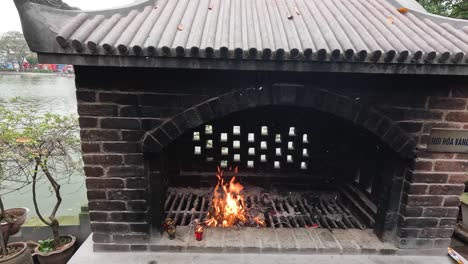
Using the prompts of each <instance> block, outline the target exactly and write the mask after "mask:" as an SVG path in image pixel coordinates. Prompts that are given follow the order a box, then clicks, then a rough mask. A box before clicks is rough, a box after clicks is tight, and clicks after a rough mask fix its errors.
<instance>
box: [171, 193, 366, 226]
mask: <svg viewBox="0 0 468 264" xmlns="http://www.w3.org/2000/svg"><path fill="white" fill-rule="evenodd" d="M252 189H253V190H252V191H249V192H246V193H244V199H245V203H246V210H247V212H248V213H249V214H250V215H252V216H256V217H261V218H262V219H264V220H265V222H266V224H267V227H272V228H277V227H290V228H298V227H321V228H328V229H335V228H341V229H347V228H359V229H364V228H366V227H367V226H366V224H364V223H363V222H362V221H360V220H359V218H358V217H357V216H356V215H354V214H353V213H352V212H351V211H350V210H349V209H348V206H346V205H345V204H344V203H343V201H342V200H341V198H340V194H339V192H337V191H316V192H288V193H287V194H286V195H285V194H280V193H266V192H262V191H260V190H258V189H256V188H252ZM211 197H212V189H207V188H200V189H193V188H170V189H169V190H168V192H167V197H166V201H165V205H164V209H165V215H166V217H171V218H173V219H174V221H175V222H176V224H177V225H182V226H184V225H190V224H191V223H193V222H194V221H195V219H198V220H202V221H203V220H205V218H206V216H207V213H208V211H209V210H210V207H211ZM248 225H249V224H246V226H248Z"/></svg>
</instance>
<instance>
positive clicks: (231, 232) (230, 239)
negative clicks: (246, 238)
mask: <svg viewBox="0 0 468 264" xmlns="http://www.w3.org/2000/svg"><path fill="white" fill-rule="evenodd" d="M241 248H242V234H241V231H240V230H238V229H234V228H226V229H225V230H224V239H223V252H235V253H239V252H240V250H241Z"/></svg>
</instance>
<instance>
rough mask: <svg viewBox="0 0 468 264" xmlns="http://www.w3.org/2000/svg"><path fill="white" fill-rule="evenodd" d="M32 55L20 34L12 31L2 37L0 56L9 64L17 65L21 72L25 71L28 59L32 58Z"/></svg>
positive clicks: (0, 40) (0, 38) (0, 39)
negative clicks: (24, 66)
mask: <svg viewBox="0 0 468 264" xmlns="http://www.w3.org/2000/svg"><path fill="white" fill-rule="evenodd" d="M31 54H32V52H31V51H30V50H29V47H28V44H27V43H26V40H25V39H24V36H23V34H21V33H20V32H18V31H10V32H7V33H5V34H3V35H2V36H1V37H0V56H2V57H3V60H4V61H5V62H7V63H11V64H15V63H17V64H18V66H19V69H20V71H23V63H24V61H25V59H26V57H28V56H31Z"/></svg>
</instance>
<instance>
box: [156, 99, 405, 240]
mask: <svg viewBox="0 0 468 264" xmlns="http://www.w3.org/2000/svg"><path fill="white" fill-rule="evenodd" d="M364 124H365V125H367V123H366V122H364ZM365 125H360V126H359V125H357V124H356V122H354V119H352V120H349V119H345V118H343V117H341V116H337V115H336V114H331V113H327V112H324V111H318V110H317V109H314V108H305V107H298V106H292V105H289V106H287V105H266V106H257V107H246V108H245V109H242V110H240V111H235V112H232V113H229V114H227V115H224V116H220V117H217V118H214V119H211V120H208V121H205V122H203V123H201V124H198V125H197V126H194V127H192V128H187V129H186V130H184V131H183V133H180V135H178V136H177V138H175V139H174V140H170V142H169V143H167V144H165V146H164V148H163V149H162V151H160V152H157V153H153V154H147V157H148V158H147V161H148V166H149V168H150V171H152V172H154V175H151V177H152V183H153V184H152V193H153V207H152V209H153V220H152V221H153V224H154V225H157V224H158V223H160V222H161V221H162V220H163V219H164V218H165V217H171V218H175V221H176V223H177V224H178V225H182V226H184V225H190V224H192V223H193V220H194V219H200V220H203V219H204V218H205V217H206V215H207V212H208V210H210V197H211V196H210V195H211V194H209V192H208V193H206V192H205V193H204V192H203V191H201V190H209V189H212V187H213V186H214V185H216V177H215V175H216V169H217V167H218V166H219V167H221V168H223V169H224V170H229V169H230V168H233V167H238V168H239V173H238V174H237V176H238V179H239V181H240V183H241V184H243V185H244V186H245V191H246V192H247V193H249V191H250V190H256V191H258V192H256V193H255V192H254V193H253V194H252V192H250V194H246V200H247V202H246V205H247V207H250V208H253V207H254V206H256V205H258V206H259V207H260V208H262V211H261V212H260V214H261V215H262V219H265V221H266V227H268V228H310V227H317V226H318V227H319V228H324V229H328V230H332V229H363V230H373V231H374V233H376V234H377V235H378V236H379V237H380V238H382V239H384V240H392V239H393V238H394V236H395V230H396V226H397V216H398V206H399V204H400V196H401V191H402V190H401V189H402V180H401V179H402V178H403V177H404V175H405V172H406V169H407V168H409V167H410V165H411V160H410V159H408V158H407V157H404V156H403V155H402V154H401V153H398V152H397V151H395V145H394V144H392V143H393V142H394V141H393V140H390V142H385V141H383V140H382V136H378V135H376V134H375V133H373V132H371V131H369V130H368V129H365V128H364V127H365ZM376 129H377V128H376ZM156 130H157V129H156ZM156 130H155V131H156ZM153 135H155V133H153ZM154 137H156V138H160V136H156V135H155V136H154ZM228 175H229V174H228ZM249 189H250V190H249ZM200 193H201V194H200ZM249 195H250V196H249ZM247 196H249V197H247ZM154 205H157V206H154Z"/></svg>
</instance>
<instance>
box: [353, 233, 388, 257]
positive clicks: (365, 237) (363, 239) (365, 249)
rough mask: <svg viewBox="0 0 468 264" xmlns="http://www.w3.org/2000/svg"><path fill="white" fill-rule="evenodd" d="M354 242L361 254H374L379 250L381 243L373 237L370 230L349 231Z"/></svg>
mask: <svg viewBox="0 0 468 264" xmlns="http://www.w3.org/2000/svg"><path fill="white" fill-rule="evenodd" d="M349 231H350V233H351V234H352V236H353V237H354V240H355V241H356V242H357V244H358V245H359V246H360V247H361V252H362V253H363V254H376V253H378V251H379V250H380V249H381V247H382V246H381V245H382V242H381V241H380V240H379V239H378V238H377V237H376V236H375V235H374V233H373V231H372V230H358V229H350V230H349Z"/></svg>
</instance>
